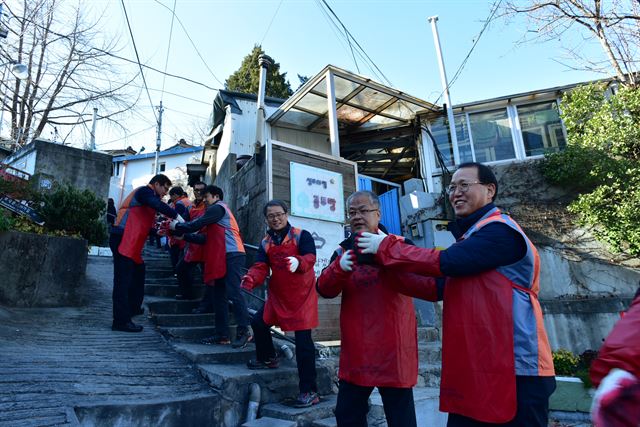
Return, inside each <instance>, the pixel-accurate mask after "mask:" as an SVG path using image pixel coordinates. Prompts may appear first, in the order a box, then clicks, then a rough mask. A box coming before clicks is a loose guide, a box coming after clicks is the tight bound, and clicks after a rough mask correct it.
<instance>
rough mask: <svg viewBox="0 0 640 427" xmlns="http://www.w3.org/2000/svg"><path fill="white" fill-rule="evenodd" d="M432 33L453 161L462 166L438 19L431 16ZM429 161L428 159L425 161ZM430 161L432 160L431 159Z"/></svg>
mask: <svg viewBox="0 0 640 427" xmlns="http://www.w3.org/2000/svg"><path fill="white" fill-rule="evenodd" d="M428 19H429V22H430V23H431V31H432V32H433V44H434V45H435V47H436V56H437V57H438V66H439V67H440V81H441V82H442V93H443V94H444V102H445V104H446V106H447V119H448V120H449V132H450V133H451V144H452V145H453V159H454V163H455V164H456V165H459V164H460V152H459V151H458V135H457V134H456V124H455V122H454V117H453V106H452V105H451V97H450V96H449V82H448V81H447V72H446V70H445V68H444V60H443V59H442V49H441V47H440V37H439V36H438V24H437V22H438V17H437V16H431V17H430V18H428ZM425 160H427V159H425ZM429 160H430V159H429Z"/></svg>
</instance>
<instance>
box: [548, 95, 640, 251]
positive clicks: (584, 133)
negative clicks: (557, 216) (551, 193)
mask: <svg viewBox="0 0 640 427" xmlns="http://www.w3.org/2000/svg"><path fill="white" fill-rule="evenodd" d="M604 90H605V87H604V86H603V85H602V84H593V85H587V86H582V87H578V88H576V89H574V90H573V91H571V92H568V93H567V94H565V96H564V97H563V102H562V108H561V116H562V120H563V122H564V124H565V126H566V128H567V137H568V140H567V149H566V150H564V151H562V152H560V153H555V154H551V155H548V156H547V157H546V158H545V160H544V161H543V163H542V166H541V167H542V172H543V174H544V176H545V178H547V179H548V180H549V181H550V182H551V183H553V184H556V185H561V186H565V187H569V188H572V189H575V190H577V191H578V192H579V193H580V194H579V195H578V197H577V198H576V199H575V200H574V201H573V202H572V203H571V204H570V206H569V208H568V210H569V211H570V212H572V213H574V214H576V215H577V216H578V221H579V224H581V225H584V226H589V227H591V229H592V231H593V233H594V235H595V236H596V238H598V239H599V240H601V241H603V242H605V243H607V244H608V245H609V247H610V249H611V250H613V251H615V252H624V253H627V254H630V255H640V167H639V166H638V164H640V88H633V87H620V89H619V90H618V91H617V92H616V93H615V94H612V95H610V96H608V97H607V96H605V93H604Z"/></svg>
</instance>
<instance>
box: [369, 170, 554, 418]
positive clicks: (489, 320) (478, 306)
mask: <svg viewBox="0 0 640 427" xmlns="http://www.w3.org/2000/svg"><path fill="white" fill-rule="evenodd" d="M447 192H448V194H449V201H450V202H451V205H452V206H453V209H454V211H455V214H456V221H455V222H454V223H452V224H451V225H452V227H450V230H451V232H452V233H453V234H454V236H455V237H456V239H457V242H456V243H455V244H453V245H452V246H451V247H449V248H448V249H446V250H443V251H439V250H435V249H425V248H417V247H408V246H406V245H403V244H402V242H401V241H400V240H399V239H398V238H396V237H395V236H384V235H381V234H379V233H376V234H373V233H364V234H363V236H362V238H361V239H359V241H358V243H357V245H358V246H359V247H360V248H361V249H362V251H363V252H364V253H370V254H375V260H376V262H377V263H379V264H380V265H383V266H385V268H389V269H393V270H395V271H403V272H407V271H408V272H412V273H417V274H420V275H423V276H425V277H433V278H437V279H433V280H432V281H431V282H429V283H428V284H427V286H428V287H432V288H433V287H435V288H440V289H441V291H440V292H439V295H438V296H439V297H440V296H442V298H441V299H442V300H443V301H444V310H443V320H442V326H443V336H442V380H441V385H440V410H441V411H443V412H448V413H449V420H448V423H447V426H449V427H458V426H488V425H500V426H518V427H527V426H532V427H533V426H535V427H543V426H545V427H546V426H547V420H548V407H549V396H550V395H551V393H553V391H554V389H555V377H554V375H555V374H554V368H553V360H552V357H551V350H550V347H549V342H548V339H547V334H546V332H545V329H544V324H543V320H542V310H541V309H540V303H539V302H538V292H539V276H540V258H539V256H538V252H537V251H536V248H535V247H534V246H533V244H532V243H531V241H530V240H529V239H528V238H527V236H526V235H525V234H524V232H523V231H522V229H521V228H520V227H519V226H518V224H516V222H515V221H514V220H513V219H512V218H510V217H509V216H508V215H505V214H503V213H501V212H500V210H499V209H498V208H497V207H496V206H495V205H494V203H493V202H494V200H495V198H496V195H497V193H498V182H497V180H496V177H495V175H494V174H493V172H492V171H491V169H489V168H488V167H487V166H485V165H483V164H480V163H464V164H461V165H460V166H459V167H458V170H457V171H456V172H455V173H454V174H453V177H452V180H451V184H450V185H449V187H448V188H447ZM394 285H395V284H394ZM440 294H441V295H440Z"/></svg>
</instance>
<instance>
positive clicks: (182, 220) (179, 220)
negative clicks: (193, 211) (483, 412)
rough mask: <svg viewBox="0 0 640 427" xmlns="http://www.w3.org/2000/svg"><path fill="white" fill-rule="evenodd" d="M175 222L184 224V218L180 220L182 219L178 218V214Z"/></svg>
mask: <svg viewBox="0 0 640 427" xmlns="http://www.w3.org/2000/svg"><path fill="white" fill-rule="evenodd" d="M176 221H178V222H184V218H182V217H181V216H180V214H178V216H177V217H176Z"/></svg>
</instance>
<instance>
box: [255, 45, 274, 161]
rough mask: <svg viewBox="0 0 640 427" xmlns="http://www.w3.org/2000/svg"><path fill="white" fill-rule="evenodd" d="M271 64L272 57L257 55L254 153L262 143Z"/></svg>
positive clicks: (258, 150)
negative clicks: (258, 77) (257, 81)
mask: <svg viewBox="0 0 640 427" xmlns="http://www.w3.org/2000/svg"><path fill="white" fill-rule="evenodd" d="M271 64H273V59H271V57H270V56H269V55H265V54H262V55H260V56H259V57H258V65H260V84H259V86H258V104H257V111H256V143H255V153H258V152H260V147H262V144H263V143H264V119H265V113H264V99H265V96H266V92H267V71H268V70H269V67H270V66H271Z"/></svg>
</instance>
